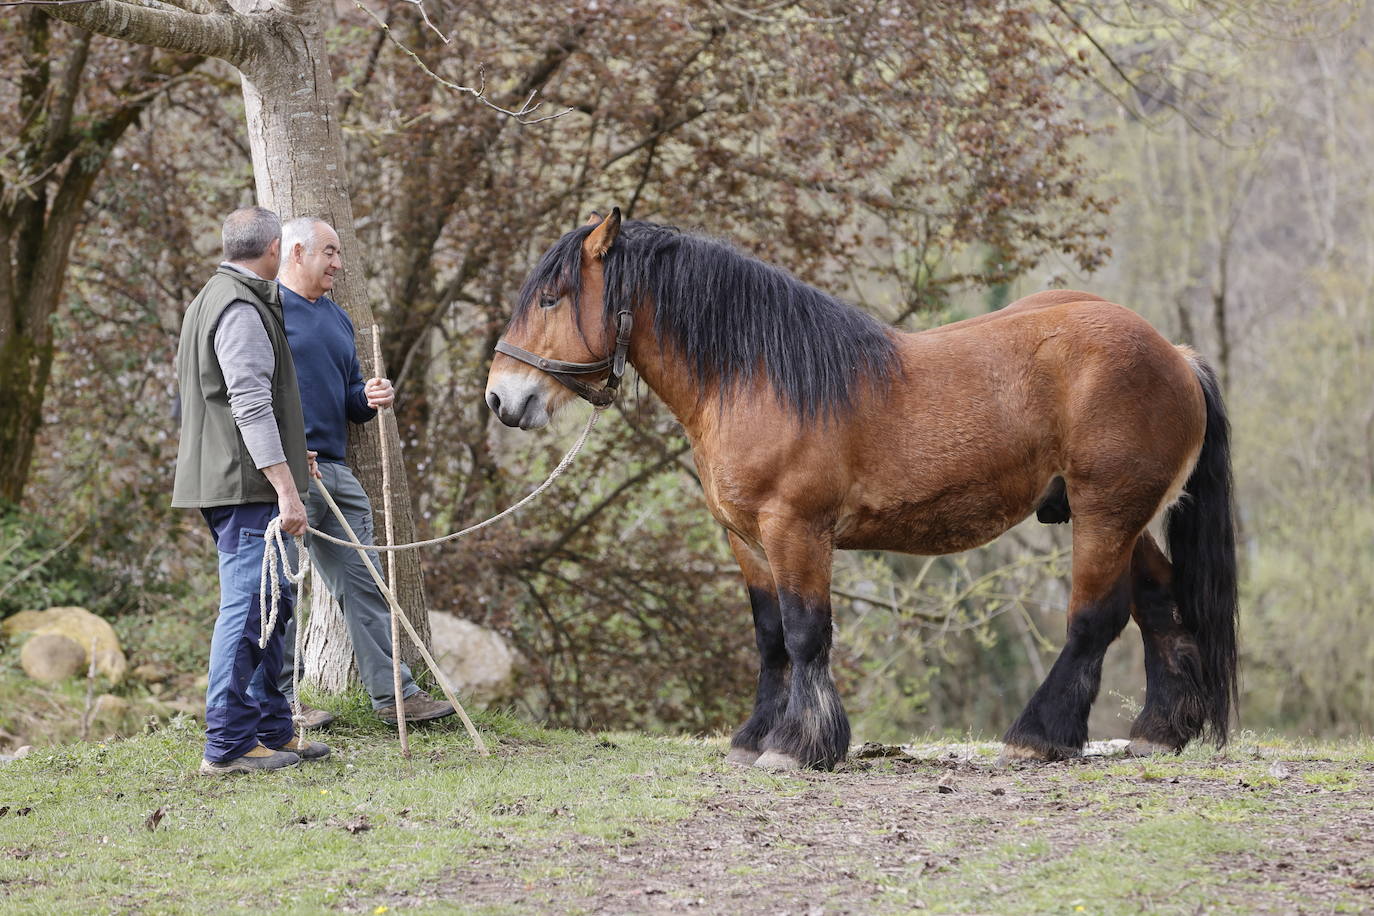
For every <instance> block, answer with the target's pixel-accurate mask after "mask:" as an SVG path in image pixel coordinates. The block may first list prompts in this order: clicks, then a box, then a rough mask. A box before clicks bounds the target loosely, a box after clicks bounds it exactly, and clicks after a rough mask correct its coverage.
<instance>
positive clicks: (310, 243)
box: [281, 216, 327, 261]
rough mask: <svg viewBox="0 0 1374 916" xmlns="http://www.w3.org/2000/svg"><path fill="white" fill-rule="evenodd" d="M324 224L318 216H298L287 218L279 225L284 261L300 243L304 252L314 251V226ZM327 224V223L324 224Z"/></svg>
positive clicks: (311, 252)
mask: <svg viewBox="0 0 1374 916" xmlns="http://www.w3.org/2000/svg"><path fill="white" fill-rule="evenodd" d="M322 224H325V222H324V220H322V219H320V218H319V217H318V216H298V217H296V218H295V219H289V220H287V221H286V222H285V223H283V224H282V227H281V257H282V260H283V261H285V260H287V259H288V258H290V257H291V252H292V251H295V249H296V246H297V245H300V246H301V249H302V250H303V251H304V252H305V253H306V254H314V252H315V227H316V226H319V225H322ZM325 225H327V224H325Z"/></svg>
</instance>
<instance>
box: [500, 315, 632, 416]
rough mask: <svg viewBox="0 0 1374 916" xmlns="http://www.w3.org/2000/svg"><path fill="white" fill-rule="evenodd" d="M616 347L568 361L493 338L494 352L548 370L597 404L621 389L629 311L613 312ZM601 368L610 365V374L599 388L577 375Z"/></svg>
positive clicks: (602, 404) (601, 404) (606, 403)
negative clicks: (592, 358)
mask: <svg viewBox="0 0 1374 916" xmlns="http://www.w3.org/2000/svg"><path fill="white" fill-rule="evenodd" d="M615 325H616V328H615V351H614V352H613V353H612V354H611V355H610V356H608V357H606V358H605V359H599V360H597V361H596V362H594V363H569V362H564V361H563V360H561V359H546V358H545V357H543V356H539V355H538V354H535V353H531V352H530V351H529V350H522V349H521V348H520V347H517V346H516V345H515V344H509V343H506V342H505V341H504V340H498V341H497V342H496V352H497V353H504V354H506V355H507V356H509V357H511V358H512V359H518V360H520V362H522V363H526V364H528V365H531V366H533V367H534V368H536V369H539V370H540V371H542V372H547V373H548V374H549V375H551V376H553V377H554V378H555V379H557V380H558V381H559V382H561V383H563V385H565V386H566V387H568V388H570V389H572V391H573V393H574V394H576V395H578V396H579V397H581V398H584V399H586V400H588V401H590V402H592V404H594V405H595V406H597V407H609V406H610V405H611V403H612V402H613V401H615V396H616V393H617V391H619V389H620V379H621V377H622V376H623V375H624V374H625V355H626V354H627V353H628V352H629V350H630V331H631V330H632V329H633V328H634V318H633V316H631V315H630V313H629V312H628V311H623V312H619V313H617V314H616V316H615ZM604 369H610V370H611V371H610V374H609V375H608V376H607V377H606V384H605V386H604V387H602V388H593V387H592V386H591V385H588V384H587V383H586V382H584V381H582V380H581V379H580V378H578V377H577V376H579V375H594V374H595V373H597V372H601V371H602V370H604Z"/></svg>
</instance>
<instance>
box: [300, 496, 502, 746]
mask: <svg viewBox="0 0 1374 916" xmlns="http://www.w3.org/2000/svg"><path fill="white" fill-rule="evenodd" d="M314 484H315V488H316V489H318V490H319V491H320V494H321V495H322V496H324V501H325V502H326V503H328V504H329V510H330V511H331V512H333V513H334V517H335V518H336V519H338V520H339V525H340V526H341V527H342V528H343V530H344V534H347V535H348V540H349V542H350V543H351V544H352V545H353V549H354V550H366V548H365V547H363V542H362V541H360V540H358V535H357V534H356V533H354V531H353V526H352V525H350V524H349V523H348V519H346V518H344V514H343V510H342V509H340V508H339V504H338V503H336V502H334V497H333V496H331V495H330V493H329V490H328V489H327V488H326V487H325V485H324V482H323V481H321V480H319V479H318V478H316V480H315V481H314ZM366 566H367V571H368V572H369V573H371V575H372V581H373V582H375V583H377V588H378V589H380V590H381V593H382V595H383V596H385V598H386V600H387V601H388V602H390V603H391V612H392V613H393V614H395V615H396V619H397V620H399V621H401V625H402V626H404V627H405V628H406V632H407V633H409V634H410V638H411V639H413V640H414V641H415V648H417V649H419V650H420V654H421V655H422V656H424V659H425V662H426V663H427V664H428V665H429V669H430V670H431V671H433V672H434V675H435V677H436V678H437V679H438V681H439V686H440V687H441V688H442V689H443V691H444V696H446V697H447V698H448V701H449V702H450V703H452V704H453V708H454V709H455V710H457V712H458V715H459V717H460V718H461V719H462V720H463V727H464V728H466V729H467V730H468V734H469V735H470V736H471V737H472V743H473V744H475V745H476V746H477V751H478V753H480V754H481V755H482V756H483V757H490V756H491V751H490V750H489V749H488V748H487V743H486V742H485V741H483V740H482V736H481V734H480V733H479V732H478V731H477V726H475V725H473V724H472V720H471V719H469V718H468V713H467V710H465V709H464V708H463V704H462V703H459V702H458V695H457V693H456V692H455V691H454V690H453V686H452V685H451V684H449V681H448V675H446V674H444V670H443V669H442V668H440V667H439V663H438V662H436V661H435V660H434V656H433V655H430V654H429V650H428V649H426V648H425V643H424V640H422V639H420V634H419V633H416V632H415V627H413V626H411V624H410V621H409V620H407V619H406V615H405V611H403V610H401V605H400V604H399V603H398V602H397V601H396V595H395V594H394V593H393V592H392V591H391V589H389V588H387V587H386V583H385V582H383V581H382V574H381V573H379V572H377V568H376V567H375V566H373V565H372V564H371V563H368V564H366Z"/></svg>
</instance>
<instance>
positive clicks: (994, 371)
mask: <svg viewBox="0 0 1374 916" xmlns="http://www.w3.org/2000/svg"><path fill="white" fill-rule="evenodd" d="M898 350H899V353H900V354H901V358H902V361H903V368H904V372H903V373H902V376H901V378H900V379H899V380H898V381H896V382H895V383H894V384H893V385H892V386H891V388H890V389H889V390H888V391H887V392H886V393H885V394H884V395H882V396H879V397H877V398H876V399H875V401H873V402H872V403H871V405H870V408H871V409H870V410H869V411H867V412H866V416H865V417H864V420H865V421H866V422H860V423H858V424H856V425H855V426H853V427H851V430H850V431H851V433H852V434H853V436H854V438H853V440H852V443H853V445H855V446H857V447H856V448H851V449H850V450H849V454H850V455H851V456H853V460H854V464H855V465H856V466H858V467H861V468H862V470H861V471H860V472H859V473H858V474H857V475H856V478H858V479H862V480H863V481H864V482H863V484H861V485H860V487H859V490H858V491H856V493H855V495H856V496H857V500H854V501H857V502H859V503H862V504H863V505H864V509H863V510H862V511H861V512H859V513H858V514H859V515H860V516H861V517H866V518H862V520H861V521H860V523H859V524H857V525H855V526H853V530H851V531H847V532H845V534H846V536H845V537H842V541H845V542H848V543H845V544H844V546H871V545H873V544H874V543H877V542H881V541H883V540H884V538H883V536H882V534H880V533H876V532H883V533H886V532H888V531H891V532H893V533H894V534H895V533H897V532H899V531H901V530H903V529H904V530H906V531H908V532H912V533H913V536H911V538H910V546H908V547H905V548H904V547H902V546H898V545H897V543H896V540H886V541H885V542H882V543H878V546H882V547H885V548H887V549H912V550H915V551H916V552H946V551H948V550H961V549H967V548H968V547H971V546H975V545H976V544H977V543H982V542H983V541H985V540H987V539H989V538H991V537H993V536H995V535H996V534H998V533H1000V532H1001V531H1002V530H1005V528H1006V527H1009V526H1010V525H1011V524H1014V523H1015V522H1016V521H1019V520H1020V519H1021V518H1024V517H1025V516H1027V515H1029V514H1030V512H1031V511H1033V510H1034V508H1035V506H1036V505H1037V504H1038V503H1039V502H1040V501H1041V500H1042V499H1043V498H1044V496H1045V494H1046V492H1047V491H1048V488H1049V487H1050V485H1051V483H1052V481H1053V480H1054V479H1055V478H1056V477H1060V476H1062V477H1064V478H1065V479H1066V480H1067V482H1068V486H1069V490H1070V493H1071V495H1074V496H1077V497H1079V498H1080V499H1082V500H1083V501H1084V504H1083V509H1084V510H1085V511H1090V510H1092V509H1094V508H1095V503H1097V502H1098V501H1101V502H1103V503H1104V505H1105V504H1109V503H1110V502H1111V500H1112V499H1113V498H1118V499H1119V498H1122V497H1123V494H1124V493H1125V492H1126V491H1128V490H1129V491H1132V492H1137V491H1138V492H1140V493H1144V494H1146V496H1144V497H1142V498H1145V499H1147V500H1152V501H1155V502H1157V501H1158V500H1160V499H1161V498H1162V497H1163V496H1164V494H1165V493H1166V492H1172V491H1173V489H1174V487H1173V486H1172V485H1173V483H1174V478H1175V476H1176V475H1178V474H1179V468H1180V467H1182V466H1184V465H1188V466H1190V465H1191V460H1192V456H1195V455H1196V451H1197V448H1198V446H1199V444H1200V443H1201V437H1202V431H1203V425H1204V416H1203V408H1202V400H1201V391H1200V388H1199V386H1198V383H1197V380H1196V377H1195V376H1194V374H1193V371H1192V367H1191V365H1190V363H1189V362H1188V360H1187V358H1186V356H1185V355H1184V354H1183V353H1181V352H1180V351H1179V349H1178V348H1176V347H1175V346H1174V345H1173V344H1171V343H1170V342H1169V341H1168V340H1166V339H1165V338H1164V337H1163V336H1162V335H1161V334H1159V332H1158V331H1156V330H1155V329H1154V328H1153V327H1152V326H1151V325H1150V324H1149V323H1148V322H1147V321H1145V319H1143V318H1141V317H1140V316H1139V315H1137V314H1136V313H1135V312H1132V311H1131V310H1129V309H1127V308H1125V307H1123V306H1120V305H1116V304H1114V303H1112V302H1109V301H1107V300H1105V299H1103V298H1101V297H1100V296H1094V295H1091V294H1089V293H1079V292H1076V291H1071V290H1051V291H1047V292H1043V293H1037V294H1035V295H1033V296H1027V297H1026V298H1024V299H1020V300H1018V301H1016V302H1014V303H1012V304H1011V305H1009V306H1007V307H1006V308H1004V309H1001V310H999V311H997V312H992V313H989V314H988V315H984V316H979V317H978V318H975V319H969V320H967V321H962V322H958V323H955V324H951V325H946V326H944V327H942V328H937V329H934V330H931V331H924V332H920V333H917V334H909V335H905V334H904V335H901V337H900V339H899V344H898ZM1155 475H1160V477H1161V479H1160V480H1159V481H1142V484H1143V485H1142V486H1138V487H1137V486H1136V485H1135V484H1133V483H1130V482H1129V481H1130V479H1131V478H1133V477H1134V478H1142V477H1152V476H1155ZM1150 494H1153V495H1150ZM1074 508H1075V512H1077V510H1078V506H1077V505H1075V507H1074ZM1151 511H1153V506H1152V507H1151ZM883 517H885V518H883ZM932 518H938V519H940V520H941V526H942V528H943V529H944V530H941V531H935V530H932V527H931V525H930V524H929V523H927V522H926V521H925V520H926V519H932ZM896 519H900V520H901V523H900V524H897V525H895V526H893V525H892V522H893V521H894V520H896ZM956 525H957V529H956V527H955V526H956ZM918 531H919V532H920V535H919V536H915V533H916V532H918ZM897 539H898V540H899V539H900V535H899V536H898V538H897ZM937 547H938V548H940V549H938V550H937V549H935V548H937Z"/></svg>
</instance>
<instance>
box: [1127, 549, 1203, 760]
mask: <svg viewBox="0 0 1374 916" xmlns="http://www.w3.org/2000/svg"><path fill="white" fill-rule="evenodd" d="M1172 579H1173V567H1172V566H1171V565H1170V563H1169V560H1168V559H1167V558H1166V557H1165V556H1164V553H1163V551H1161V550H1160V549H1159V545H1157V544H1156V543H1155V540H1154V538H1152V537H1151V536H1150V535H1149V534H1148V533H1146V534H1142V535H1141V536H1140V539H1139V540H1138V541H1137V542H1136V546H1135V552H1134V554H1133V555H1132V557H1131V591H1132V600H1131V614H1132V615H1133V616H1134V617H1135V622H1136V623H1137V624H1138V625H1139V626H1140V636H1141V639H1142V640H1143V641H1144V643H1145V708H1144V709H1142V710H1141V711H1140V715H1139V716H1137V717H1136V720H1135V722H1134V724H1132V725H1131V746H1130V752H1131V753H1132V754H1142V755H1143V754H1150V753H1157V752H1160V751H1180V750H1182V749H1183V747H1184V745H1186V744H1187V743H1188V742H1189V741H1191V740H1192V739H1194V738H1196V737H1197V736H1198V735H1200V734H1201V733H1202V727H1203V723H1204V722H1205V721H1206V715H1207V703H1206V700H1205V696H1206V691H1205V688H1204V687H1203V678H1202V659H1201V656H1200V655H1199V654H1198V647H1197V642H1196V641H1195V640H1194V639H1193V636H1192V634H1191V633H1189V632H1188V630H1187V628H1186V627H1184V625H1183V620H1182V618H1181V617H1179V613H1178V606H1177V605H1176V604H1175V603H1174V598H1173V594H1172V592H1171V589H1170V585H1171V583H1172Z"/></svg>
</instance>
